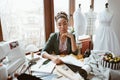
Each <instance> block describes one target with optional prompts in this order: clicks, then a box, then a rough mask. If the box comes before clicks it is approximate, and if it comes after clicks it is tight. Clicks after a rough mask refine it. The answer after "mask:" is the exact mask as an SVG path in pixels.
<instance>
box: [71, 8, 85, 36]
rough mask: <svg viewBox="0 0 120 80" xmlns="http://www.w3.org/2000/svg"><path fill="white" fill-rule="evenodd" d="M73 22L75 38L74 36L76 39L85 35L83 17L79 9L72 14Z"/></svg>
mask: <svg viewBox="0 0 120 80" xmlns="http://www.w3.org/2000/svg"><path fill="white" fill-rule="evenodd" d="M73 20H74V31H75V36H76V38H78V37H79V36H81V35H84V34H85V29H86V21H85V16H84V14H83V13H82V12H81V8H78V9H77V10H76V11H75V12H74V14H73Z"/></svg>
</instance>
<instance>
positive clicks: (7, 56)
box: [0, 41, 25, 75]
mask: <svg viewBox="0 0 120 80" xmlns="http://www.w3.org/2000/svg"><path fill="white" fill-rule="evenodd" d="M0 61H1V62H0V63H1V64H2V65H3V66H6V71H7V73H8V74H10V75H11V74H12V73H14V72H15V71H16V70H17V69H18V68H19V67H20V66H21V65H22V64H23V63H24V62H25V54H24V52H23V51H22V50H21V48H20V45H19V42H18V41H7V42H2V43H0ZM0 67H2V66H0ZM0 75H3V72H2V71H1V70H0Z"/></svg>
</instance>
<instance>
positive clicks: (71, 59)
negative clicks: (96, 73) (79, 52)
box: [60, 55, 84, 67]
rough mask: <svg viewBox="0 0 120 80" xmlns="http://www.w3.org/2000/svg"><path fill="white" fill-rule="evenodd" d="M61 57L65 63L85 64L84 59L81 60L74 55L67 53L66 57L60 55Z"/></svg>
mask: <svg viewBox="0 0 120 80" xmlns="http://www.w3.org/2000/svg"><path fill="white" fill-rule="evenodd" d="M60 59H61V60H62V61H63V62H64V63H69V64H73V65H76V66H80V67H82V66H83V65H84V62H83V61H80V60H78V59H76V58H75V57H74V56H73V55H67V56H65V57H60Z"/></svg>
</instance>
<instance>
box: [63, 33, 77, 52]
mask: <svg viewBox="0 0 120 80" xmlns="http://www.w3.org/2000/svg"><path fill="white" fill-rule="evenodd" d="M62 36H67V37H69V38H70V39H71V48H72V52H76V51H77V46H76V41H75V38H74V36H73V34H71V33H64V34H63V35H62Z"/></svg>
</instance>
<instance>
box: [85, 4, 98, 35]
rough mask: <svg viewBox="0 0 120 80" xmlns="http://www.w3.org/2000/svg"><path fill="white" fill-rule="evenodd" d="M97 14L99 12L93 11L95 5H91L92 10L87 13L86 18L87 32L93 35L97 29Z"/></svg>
mask: <svg viewBox="0 0 120 80" xmlns="http://www.w3.org/2000/svg"><path fill="white" fill-rule="evenodd" d="M96 15H97V14H96V13H95V12H94V11H93V7H92V6H91V5H90V10H89V12H87V13H85V18H86V20H87V28H86V34H87V35H90V36H91V37H92V35H93V34H94V31H95V21H96Z"/></svg>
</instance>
